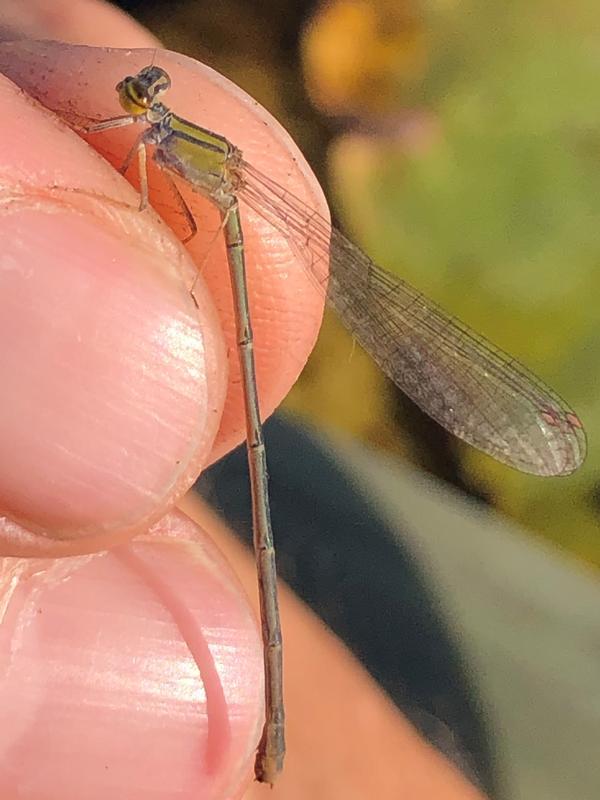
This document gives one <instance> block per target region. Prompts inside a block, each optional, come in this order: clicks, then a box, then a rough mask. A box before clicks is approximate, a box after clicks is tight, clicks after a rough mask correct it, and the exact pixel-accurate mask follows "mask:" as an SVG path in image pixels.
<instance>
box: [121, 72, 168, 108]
mask: <svg viewBox="0 0 600 800" xmlns="http://www.w3.org/2000/svg"><path fill="white" fill-rule="evenodd" d="M170 87H171V79H170V78H169V75H168V73H167V72H165V70H164V69H161V67H156V66H148V67H144V68H143V69H141V70H140V71H139V72H138V74H137V75H133V76H131V75H129V76H128V77H127V78H123V80H122V81H119V83H118V84H117V86H116V90H117V92H118V93H119V102H120V103H121V106H122V107H123V109H124V110H125V111H126V112H127V113H128V114H131V115H132V116H134V117H136V116H142V114H145V113H146V112H147V111H148V110H149V109H151V108H152V107H153V106H154V105H155V104H156V103H157V102H158V99H159V98H160V96H161V95H162V94H164V93H165V92H166V91H167V90H168V89H169V88H170Z"/></svg>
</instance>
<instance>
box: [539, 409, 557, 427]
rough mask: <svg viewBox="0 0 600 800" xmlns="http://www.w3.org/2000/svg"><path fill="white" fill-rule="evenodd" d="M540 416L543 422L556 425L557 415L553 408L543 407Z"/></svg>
mask: <svg viewBox="0 0 600 800" xmlns="http://www.w3.org/2000/svg"><path fill="white" fill-rule="evenodd" d="M540 416H541V418H542V419H543V420H544V422H547V423H548V425H555V426H558V423H559V416H558V414H557V413H556V411H555V410H554V409H552V408H545V409H544V410H543V411H541V412H540Z"/></svg>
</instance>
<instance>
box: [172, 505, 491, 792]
mask: <svg viewBox="0 0 600 800" xmlns="http://www.w3.org/2000/svg"><path fill="white" fill-rule="evenodd" d="M181 507H182V508H183V509H185V512H186V513H187V514H189V516H190V517H191V518H192V519H194V520H196V522H198V524H200V525H202V526H205V527H207V528H210V530H211V535H212V537H213V540H214V541H216V542H217V544H218V547H219V548H220V549H221V550H222V552H223V553H224V555H225V557H226V558H227V561H228V563H229V564H231V565H232V567H233V568H234V569H235V571H236V574H237V575H239V576H240V579H241V581H242V584H243V585H244V587H245V588H246V590H247V591H248V593H249V595H250V596H251V597H254V596H255V590H254V585H255V582H256V575H255V570H254V564H253V561H252V558H251V556H250V554H249V552H248V550H247V549H246V548H244V547H243V546H242V545H241V544H240V543H239V541H237V540H235V539H234V538H233V536H232V535H231V534H230V533H229V531H228V530H227V529H226V528H225V526H224V525H223V524H222V523H220V522H219V521H218V520H216V519H215V517H214V514H213V512H212V511H210V510H209V509H208V508H207V506H205V505H204V504H203V503H202V501H201V500H200V499H199V498H198V496H197V495H194V494H193V493H190V494H188V495H187V496H186V497H185V498H184V499H183V500H182V501H181ZM279 599H280V606H281V618H282V627H283V632H284V647H285V657H284V665H285V674H284V686H285V703H286V739H287V756H286V764H285V769H284V771H283V772H282V774H281V776H280V777H279V778H278V781H277V783H276V784H275V787H274V788H273V791H272V794H271V795H270V796H271V797H272V798H273V800H279V798H281V800H291V798H304V797H314V796H315V791H317V790H315V787H318V796H319V797H326V798H328V800H363V798H365V797H377V798H379V800H395V798H400V797H407V798H411V800H430V798H436V800H484V799H483V796H482V795H481V793H480V792H478V791H477V790H476V789H474V788H473V787H472V786H471V785H470V784H469V783H468V782H467V781H466V779H465V778H463V777H462V776H461V775H460V774H459V773H458V771H457V770H456V768H455V767H454V766H452V765H451V764H450V763H449V762H448V761H446V759H445V758H444V757H443V756H442V755H440V754H439V753H438V752H437V751H436V750H434V748H433V747H431V745H429V744H428V743H426V742H425V741H424V740H423V739H422V738H421V737H420V735H419V734H418V733H417V732H416V731H415V729H414V728H413V727H412V725H411V724H410V723H409V722H408V721H407V720H406V719H405V718H404V717H403V716H402V714H401V713H400V712H399V711H398V710H397V709H396V708H395V707H394V706H393V705H392V703H391V702H390V701H389V699H388V698H386V697H385V695H384V694H383V692H382V691H381V689H380V688H379V687H378V686H377V685H376V684H375V682H374V681H373V680H372V678H370V677H369V675H368V674H367V673H366V671H365V670H364V669H363V667H362V666H361V665H360V664H359V663H358V661H357V660H356V659H355V658H354V656H352V655H351V654H350V653H349V651H348V650H347V649H346V648H345V647H344V646H343V645H342V644H341V642H340V641H339V640H338V639H336V637H334V636H333V635H332V634H331V633H330V632H329V631H328V630H327V629H326V628H325V627H324V626H323V624H322V623H321V622H320V621H319V620H317V619H316V618H315V616H314V615H313V614H312V613H311V612H310V611H308V610H307V608H306V607H305V606H304V605H303V604H302V603H300V602H299V601H298V599H297V598H296V597H295V596H294V595H293V594H292V593H291V592H290V591H287V590H286V588H285V587H280V598H279ZM261 796H263V794H262V790H261V787H259V786H258V785H257V784H254V785H253V786H252V787H251V789H250V790H249V792H248V794H247V798H248V800H249V799H250V798H254V797H256V798H257V800H258V798H260V797H261Z"/></svg>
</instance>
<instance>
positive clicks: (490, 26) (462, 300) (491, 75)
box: [333, 0, 600, 564]
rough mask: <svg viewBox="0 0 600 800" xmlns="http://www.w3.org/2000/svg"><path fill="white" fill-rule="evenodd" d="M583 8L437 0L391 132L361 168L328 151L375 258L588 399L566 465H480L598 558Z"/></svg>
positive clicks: (594, 129)
mask: <svg viewBox="0 0 600 800" xmlns="http://www.w3.org/2000/svg"><path fill="white" fill-rule="evenodd" d="M588 10H589V14H590V17H591V16H592V11H593V9H592V8H591V7H590V8H589V9H588ZM578 11H579V12H580V13H579V14H578V13H577V12H578ZM585 14H586V6H585V5H584V4H583V3H580V7H579V8H577V4H575V5H572V4H570V5H569V8H568V10H567V7H566V6H562V7H561V6H559V5H558V4H557V5H556V6H555V7H553V6H552V5H551V4H549V3H547V2H541V0H539V2H532V1H531V0H530V1H529V2H527V3H523V2H518V3H517V2H516V0H513V1H512V2H508V3H503V4H492V3H481V2H471V4H465V3H463V4H461V5H459V6H457V5H453V6H452V8H448V9H447V10H446V11H444V12H442V11H440V10H437V11H436V10H435V9H433V8H431V9H430V16H429V19H428V20H427V25H428V27H429V30H430V42H431V44H430V63H429V66H428V70H427V74H426V75H424V76H423V80H422V81H421V82H415V83H414V84H413V85H412V87H411V89H410V91H408V92H407V91H406V88H405V84H404V83H403V84H402V86H403V87H404V88H403V91H402V93H401V94H399V96H398V98H397V100H398V105H400V104H402V105H403V106H404V108H407V107H408V108H407V113H406V115H405V116H403V117H401V118H398V121H397V124H396V125H395V130H394V133H395V136H394V138H393V139H390V137H389V135H386V136H385V137H384V136H381V137H370V138H368V139H364V138H363V139H362V140H361V141H362V145H361V146H362V147H363V148H364V147H368V148H369V149H370V155H369V158H368V159H366V162H367V163H368V164H369V168H368V169H366V170H365V169H362V168H361V167H360V166H358V167H357V165H356V163H354V164H353V163H352V159H347V158H341V157H340V152H341V151H338V152H337V155H336V151H335V150H334V151H333V164H334V175H335V183H336V186H337V189H338V192H339V196H340V198H341V203H342V206H343V208H344V210H345V213H346V219H347V221H348V226H349V228H350V229H352V230H354V232H355V233H357V235H358V238H359V239H360V240H361V243H362V244H363V246H364V247H365V248H366V249H367V250H368V251H369V252H370V253H371V254H372V255H373V256H374V257H375V258H376V260H378V261H379V262H380V263H382V264H384V265H386V266H387V267H388V268H390V269H396V270H398V271H399V272H401V274H402V276H403V277H405V278H407V279H408V280H410V281H411V282H412V283H413V284H415V285H417V286H418V287H419V288H421V289H423V290H424V291H425V292H426V293H428V294H430V295H431V296H433V297H434V298H435V299H437V300H438V301H440V302H441V303H442V304H443V305H444V306H445V307H446V308H448V309H451V310H452V311H453V312H454V313H456V315H457V316H459V317H461V318H463V319H464V320H465V321H467V322H468V323H470V324H471V325H473V326H474V327H475V328H476V329H477V330H479V331H481V332H483V333H485V335H486V336H488V337H489V338H491V339H492V340H493V341H495V342H496V343H497V344H499V345H500V346H501V347H503V348H504V349H506V350H508V351H510V352H511V353H514V354H515V355H516V356H517V357H519V358H520V359H521V360H523V361H524V362H525V363H526V364H527V365H528V366H530V367H531V368H532V369H534V371H536V372H538V373H540V374H541V375H542V376H543V377H545V378H546V379H547V380H548V381H549V382H550V383H551V384H552V385H553V386H555V387H556V388H557V389H558V390H559V392H561V393H562V394H564V395H565V396H566V397H567V398H568V399H569V401H570V402H571V403H572V404H573V406H574V407H575V408H576V409H577V411H578V412H579V413H580V415H581V416H582V418H583V419H584V422H585V426H586V429H587V431H588V436H589V439H590V456H589V459H588V462H587V464H586V465H585V466H584V468H583V469H582V470H581V471H580V472H579V473H578V474H577V475H575V476H573V477H572V478H568V479H563V480H548V481H540V480H536V479H532V478H528V477H524V476H518V475H516V474H512V473H510V472H509V471H507V470H506V469H504V468H497V469H496V468H495V467H492V466H490V465H489V462H487V461H484V460H483V459H482V460H481V461H480V460H477V461H476V469H477V470H478V472H481V471H482V470H484V472H485V473H487V474H488V475H490V476H491V475H493V477H494V485H499V486H501V489H500V494H501V500H502V502H503V504H504V506H505V508H507V509H509V510H511V511H512V512H513V513H515V514H516V515H517V516H518V517H519V518H520V519H521V521H523V522H524V523H525V524H528V525H530V526H531V527H533V528H538V529H540V530H544V532H545V533H546V534H547V535H549V536H552V537H554V538H556V539H558V540H561V541H563V542H564V544H565V546H569V547H571V548H573V549H575V550H576V551H578V552H579V553H580V554H582V555H584V556H585V557H586V558H588V559H591V560H594V561H596V563H599V564H600V537H599V536H598V519H597V517H594V512H593V509H592V508H591V507H590V506H589V504H588V497H589V493H590V491H591V487H592V485H593V483H594V481H595V478H594V473H597V470H598V466H599V465H600V447H599V446H598V444H597V443H598V441H600V380H599V378H600V358H599V356H600V336H599V334H598V331H600V312H599V310H598V303H597V301H596V298H597V297H598V294H599V290H600V224H598V222H599V219H600V92H599V90H598V75H599V74H600V69H599V68H600V31H596V32H594V29H593V27H592V26H591V25H590V26H588V25H587V24H586V23H587V19H586V16H585ZM400 83H401V82H400V81H399V85H400ZM346 144H347V143H346ZM344 152H348V150H347V149H346V150H345V151H344ZM342 198H343V199H342ZM470 460H472V461H473V459H472V458H471V457H470ZM474 463H475V462H474Z"/></svg>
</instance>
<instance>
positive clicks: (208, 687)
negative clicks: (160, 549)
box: [112, 542, 232, 774]
mask: <svg viewBox="0 0 600 800" xmlns="http://www.w3.org/2000/svg"><path fill="white" fill-rule="evenodd" d="M153 544H156V542H153ZM170 544H171V545H172V542H170ZM189 549H190V548H186V550H189ZM193 549H195V550H198V549H199V548H198V547H197V546H196V547H194V548H193ZM112 553H113V555H114V557H115V558H117V559H118V560H119V561H120V562H121V564H123V565H124V566H125V567H126V568H127V569H129V570H131V571H132V572H134V573H135V574H136V575H137V577H138V578H142V580H143V581H144V583H145V585H146V586H147V587H148V588H149V589H150V591H152V593H153V594H154V595H155V596H156V597H157V599H158V600H159V601H160V602H161V604H162V606H163V607H164V608H165V610H167V611H168V613H169V614H170V616H171V618H172V619H173V621H174V622H175V624H176V625H177V629H178V630H179V632H180V634H181V637H182V639H183V640H184V641H185V643H186V645H187V647H188V649H189V652H190V655H191V656H192V658H193V659H194V662H195V664H196V666H197V668H198V672H199V674H200V679H201V680H202V683H203V685H204V691H205V696H206V718H207V738H206V749H205V751H204V753H203V757H202V762H203V764H204V768H205V769H206V771H207V773H208V774H217V773H220V772H222V773H223V774H225V773H226V770H224V769H223V762H224V761H226V760H227V758H228V754H229V750H230V748H231V738H232V734H231V723H230V720H229V711H228V707H227V700H226V698H225V692H224V690H223V685H222V683H221V678H220V676H219V672H218V669H217V665H216V663H215V659H214V657H213V655H212V653H211V650H210V647H209V645H208V641H207V640H206V637H205V636H204V633H203V630H202V627H201V625H200V623H199V622H198V620H197V619H196V618H195V617H194V615H193V613H192V611H191V610H190V609H189V607H188V606H187V604H186V603H185V602H184V601H182V600H181V599H180V597H179V596H178V594H177V590H176V589H174V588H173V587H172V586H171V585H170V584H169V582H168V581H166V580H164V579H163V578H162V576H161V575H160V573H159V572H158V571H157V570H155V569H153V568H152V566H150V565H149V564H148V563H146V561H145V560H144V559H143V558H142V557H141V556H139V555H137V554H136V553H135V552H134V551H133V550H132V549H131V548H117V549H116V550H113V551H112Z"/></svg>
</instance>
